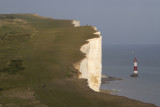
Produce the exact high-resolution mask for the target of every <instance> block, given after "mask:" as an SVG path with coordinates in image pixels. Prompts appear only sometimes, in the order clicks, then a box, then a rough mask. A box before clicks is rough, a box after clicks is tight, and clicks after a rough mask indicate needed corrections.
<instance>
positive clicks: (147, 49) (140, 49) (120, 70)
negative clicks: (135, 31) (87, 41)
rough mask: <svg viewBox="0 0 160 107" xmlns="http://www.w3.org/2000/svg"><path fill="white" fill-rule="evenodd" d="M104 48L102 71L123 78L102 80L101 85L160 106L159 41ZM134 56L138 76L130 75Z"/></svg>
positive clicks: (103, 87) (106, 46) (116, 93)
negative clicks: (104, 81)
mask: <svg viewBox="0 0 160 107" xmlns="http://www.w3.org/2000/svg"><path fill="white" fill-rule="evenodd" d="M102 48H103V49H102V50H103V52H102V54H103V57H102V59H103V60H102V65H103V67H102V69H103V70H102V74H103V75H107V76H113V77H118V78H121V79H122V80H116V81H110V82H109V83H105V84H102V85H101V89H105V90H113V91H114V92H112V93H111V94H113V95H119V96H126V97H128V98H131V99H135V100H139V101H142V102H145V103H152V104H155V105H157V106H159V107H160V45H105V46H103V47H102ZM134 58H137V63H138V77H130V75H131V74H132V73H133V67H134V66H133V63H134Z"/></svg>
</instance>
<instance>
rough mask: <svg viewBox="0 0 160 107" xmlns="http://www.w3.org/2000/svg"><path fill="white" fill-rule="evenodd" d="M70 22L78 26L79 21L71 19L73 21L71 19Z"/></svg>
mask: <svg viewBox="0 0 160 107" xmlns="http://www.w3.org/2000/svg"><path fill="white" fill-rule="evenodd" d="M72 24H73V25H74V27H78V26H80V21H78V20H73V21H72Z"/></svg>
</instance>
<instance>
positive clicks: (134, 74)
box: [131, 58, 138, 77]
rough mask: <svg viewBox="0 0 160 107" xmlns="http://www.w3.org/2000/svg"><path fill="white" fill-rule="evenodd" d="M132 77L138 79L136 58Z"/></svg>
mask: <svg viewBox="0 0 160 107" xmlns="http://www.w3.org/2000/svg"><path fill="white" fill-rule="evenodd" d="M131 77H138V71H137V59H136V58H134V72H133V74H132V75H131Z"/></svg>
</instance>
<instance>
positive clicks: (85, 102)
mask: <svg viewBox="0 0 160 107" xmlns="http://www.w3.org/2000/svg"><path fill="white" fill-rule="evenodd" d="M71 22H72V21H71V20H55V19H51V18H44V17H40V16H37V15H33V14H7V15H6V14H1V15H0V107H1V106H2V107H47V106H48V107H85V106H86V107H89V106H92V107H101V106H102V107H104V106H107V107H135V106H136V107H152V106H153V105H150V104H145V103H141V102H138V101H135V100H131V99H128V98H125V97H119V96H112V95H109V94H104V93H96V92H94V91H92V90H91V89H89V87H88V86H87V82H86V80H80V79H78V78H77V75H78V71H77V70H76V69H74V67H73V64H74V63H75V62H78V61H80V60H81V59H82V58H83V57H84V56H85V55H84V54H83V53H81V52H80V50H79V49H80V46H81V45H83V44H85V43H87V42H86V40H87V39H90V38H93V37H96V36H97V35H94V34H93V33H94V32H95V30H94V29H93V28H92V27H91V26H80V27H73V25H72V23H71ZM153 107H154V106H153Z"/></svg>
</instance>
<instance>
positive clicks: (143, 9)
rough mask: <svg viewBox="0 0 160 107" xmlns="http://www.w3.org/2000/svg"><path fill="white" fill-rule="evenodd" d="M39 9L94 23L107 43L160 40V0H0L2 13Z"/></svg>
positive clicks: (151, 42)
mask: <svg viewBox="0 0 160 107" xmlns="http://www.w3.org/2000/svg"><path fill="white" fill-rule="evenodd" d="M9 13H36V14H39V15H40V16H46V17H52V18H54V19H76V20H79V21H80V22H81V25H93V26H96V27H97V28H98V30H99V31H100V32H101V35H102V36H103V45H109V44H160V0H0V14H9Z"/></svg>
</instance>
